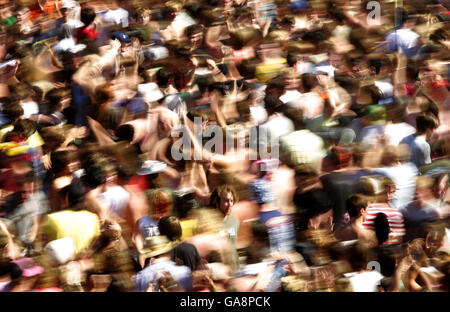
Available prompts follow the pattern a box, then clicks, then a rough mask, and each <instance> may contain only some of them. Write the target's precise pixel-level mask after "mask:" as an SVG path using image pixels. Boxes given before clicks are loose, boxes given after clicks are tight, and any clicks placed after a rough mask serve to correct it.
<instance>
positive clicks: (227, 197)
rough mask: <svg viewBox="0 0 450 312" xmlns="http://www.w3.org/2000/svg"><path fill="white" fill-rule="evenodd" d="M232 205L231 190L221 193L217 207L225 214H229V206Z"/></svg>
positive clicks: (231, 206)
mask: <svg viewBox="0 0 450 312" xmlns="http://www.w3.org/2000/svg"><path fill="white" fill-rule="evenodd" d="M233 205H234V197H233V194H232V193H231V192H228V193H225V194H222V196H221V197H220V202H219V209H220V211H222V212H223V213H224V214H225V215H228V214H230V212H231V208H233Z"/></svg>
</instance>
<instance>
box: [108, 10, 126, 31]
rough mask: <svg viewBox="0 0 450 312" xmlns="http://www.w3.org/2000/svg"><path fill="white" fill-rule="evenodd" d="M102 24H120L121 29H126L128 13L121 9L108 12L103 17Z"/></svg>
mask: <svg viewBox="0 0 450 312" xmlns="http://www.w3.org/2000/svg"><path fill="white" fill-rule="evenodd" d="M103 22H104V23H105V24H116V25H117V24H122V27H128V11H127V10H124V9H122V8H117V9H115V10H108V12H106V13H105V15H103Z"/></svg>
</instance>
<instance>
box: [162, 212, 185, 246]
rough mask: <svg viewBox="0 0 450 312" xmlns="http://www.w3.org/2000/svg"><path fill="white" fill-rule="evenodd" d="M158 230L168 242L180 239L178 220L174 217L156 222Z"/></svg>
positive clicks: (163, 218)
mask: <svg viewBox="0 0 450 312" xmlns="http://www.w3.org/2000/svg"><path fill="white" fill-rule="evenodd" d="M158 230H159V233H160V234H161V235H165V236H167V238H168V239H169V240H170V241H177V240H180V239H181V234H182V230H181V225H180V220H179V219H178V218H177V217H175V216H164V217H162V218H161V219H159V221H158Z"/></svg>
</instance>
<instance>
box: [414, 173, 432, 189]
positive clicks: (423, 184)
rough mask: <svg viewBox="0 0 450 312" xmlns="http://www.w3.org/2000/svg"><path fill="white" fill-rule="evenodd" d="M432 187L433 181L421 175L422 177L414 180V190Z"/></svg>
mask: <svg viewBox="0 0 450 312" xmlns="http://www.w3.org/2000/svg"><path fill="white" fill-rule="evenodd" d="M433 186H434V179H433V178H431V177H429V176H426V175H423V176H419V177H417V179H416V188H418V189H419V188H421V189H424V188H425V189H431V188H433Z"/></svg>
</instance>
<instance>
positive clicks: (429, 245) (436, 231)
mask: <svg viewBox="0 0 450 312" xmlns="http://www.w3.org/2000/svg"><path fill="white" fill-rule="evenodd" d="M446 227H447V225H446V223H445V222H444V221H435V222H430V223H425V224H424V225H423V226H422V229H421V231H420V232H421V237H422V238H424V239H425V246H424V250H425V252H426V254H427V255H428V256H429V257H431V256H434V255H435V254H436V253H437V251H438V250H439V249H440V248H442V246H443V245H444V243H445V237H446V234H445V233H446Z"/></svg>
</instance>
